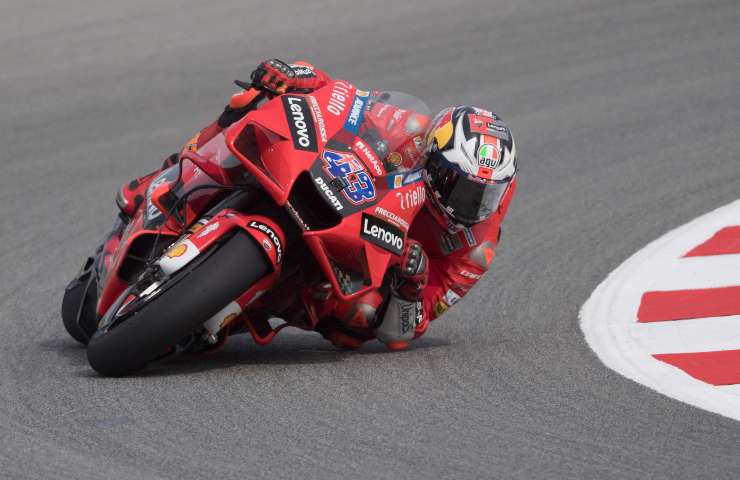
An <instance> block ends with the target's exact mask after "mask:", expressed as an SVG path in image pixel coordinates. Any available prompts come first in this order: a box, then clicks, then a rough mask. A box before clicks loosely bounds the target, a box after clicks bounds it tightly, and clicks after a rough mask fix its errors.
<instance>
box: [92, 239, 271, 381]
mask: <svg viewBox="0 0 740 480" xmlns="http://www.w3.org/2000/svg"><path fill="white" fill-rule="evenodd" d="M269 271H270V264H269V263H268V260H267V258H266V257H265V254H264V252H263V250H262V249H261V248H259V246H258V245H257V244H256V242H255V241H254V240H253V239H252V237H250V236H249V235H247V234H246V233H244V232H242V231H237V232H236V233H235V234H234V235H233V236H232V237H231V238H229V239H228V240H226V241H225V243H223V244H222V245H220V246H215V247H213V248H212V249H211V250H209V251H207V252H205V253H204V254H202V255H201V256H200V257H198V258H196V259H195V260H193V261H192V262H191V264H189V265H187V266H186V267H184V268H183V269H182V270H181V271H179V272H177V273H175V274H174V275H173V276H172V277H170V278H168V279H166V280H164V281H163V282H162V283H161V284H160V283H159V282H157V281H155V280H153V279H152V280H143V283H142V282H139V284H137V285H134V286H133V287H131V288H130V289H129V290H127V291H126V292H124V294H123V295H122V296H121V297H119V300H118V301H117V302H115V304H114V305H113V306H112V307H111V314H110V315H109V314H106V316H105V317H104V318H103V320H102V321H101V324H100V327H99V330H98V331H97V332H96V333H95V335H94V336H93V337H92V339H90V343H89V344H88V346H87V359H88V362H89V363H90V366H92V368H93V369H95V371H97V372H98V373H100V374H101V375H105V376H121V375H127V374H130V373H133V372H136V371H138V370H141V369H143V368H144V367H145V366H146V365H147V364H148V363H149V362H151V361H152V360H154V359H156V358H158V357H161V356H162V355H163V354H165V353H166V352H167V351H168V350H170V349H171V348H172V347H173V346H174V345H176V344H177V343H178V342H180V341H181V340H182V339H183V338H186V337H187V336H188V335H190V334H191V333H193V332H195V331H196V330H198V329H199V328H200V327H201V326H202V324H203V322H205V321H206V320H208V318H210V317H211V316H212V315H214V314H215V313H217V312H218V311H219V310H221V309H222V308H223V307H224V306H225V305H227V304H228V303H229V302H231V301H233V300H234V299H236V298H237V297H238V296H239V295H240V294H242V293H243V292H245V291H246V290H247V289H249V287H251V286H252V285H253V284H254V283H255V282H256V281H257V280H259V279H260V278H262V277H263V276H265V275H266V274H267V273H268V272H269ZM147 282H148V284H147ZM132 297H133V299H132ZM122 305H123V306H122Z"/></svg>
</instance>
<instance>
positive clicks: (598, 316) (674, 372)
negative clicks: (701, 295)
mask: <svg viewBox="0 0 740 480" xmlns="http://www.w3.org/2000/svg"><path fill="white" fill-rule="evenodd" d="M738 224H740V200H738V201H736V202H733V203H731V204H729V205H726V206H724V207H722V208H719V209H717V210H715V211H713V212H711V213H709V214H707V215H704V216H702V217H699V218H697V219H695V220H693V221H691V222H689V223H688V224H686V225H684V226H682V227H679V228H677V229H675V230H673V231H671V232H669V233H667V234H666V235H664V236H663V237H661V238H659V239H657V240H655V241H654V242H652V243H650V244H649V245H648V246H646V247H645V248H643V249H642V250H640V251H639V252H637V253H635V254H634V255H633V256H632V257H630V258H629V259H627V260H626V261H625V262H624V263H623V264H622V265H620V266H619V267H618V268H617V269H616V270H614V271H613V272H612V273H611V274H609V276H608V277H607V278H606V279H605V280H604V281H603V282H602V283H601V284H600V285H599V286H598V287H597V288H596V290H595V291H594V292H593V294H592V295H591V298H589V299H588V301H587V302H586V303H585V304H584V305H583V308H582V309H581V315H580V317H581V328H582V330H583V332H584V334H585V337H586V341H587V342H588V345H589V346H590V347H591V348H592V349H593V350H594V352H596V354H597V355H598V357H599V359H601V361H602V362H604V364H606V365H607V366H608V367H609V368H611V369H613V370H615V371H617V372H619V373H620V374H622V375H624V376H625V377H627V378H629V379H632V380H634V381H636V382H638V383H641V384H643V385H645V386H648V387H650V388H652V389H654V390H657V391H658V392H660V393H663V394H664V395H667V396H669V397H672V398H675V399H677V400H680V401H683V402H686V403H689V404H691V405H694V406H697V407H699V408H703V409H705V410H709V411H711V412H714V413H718V414H720V415H724V416H727V417H729V418H732V419H735V420H740V395H738V390H740V387H737V386H730V387H715V386H713V385H709V384H707V383H704V382H701V381H699V380H696V379H695V378H693V377H691V376H689V375H688V374H686V373H684V372H683V371H682V370H680V369H679V368H676V367H673V366H672V365H669V364H667V363H664V362H661V361H658V360H656V359H654V358H653V357H652V355H653V354H655V353H684V352H692V351H693V352H699V351H709V350H714V349H713V348H710V349H707V348H703V347H705V346H711V345H716V346H722V347H723V348H722V349H724V347H727V346H732V345H736V342H735V340H734V339H732V338H725V339H724V340H722V336H726V337H732V336H735V335H737V330H736V329H735V328H736V327H728V322H730V321H731V320H733V319H736V317H723V319H722V320H720V319H717V318H714V319H705V320H686V321H680V322H661V326H657V325H658V324H657V323H637V311H638V309H639V306H640V300H641V298H642V294H643V293H645V292H647V291H651V290H674V289H686V288H712V287H719V286H730V285H740V269H736V270H735V271H736V275H735V276H733V275H732V269H733V268H736V267H737V265H738V264H737V261H738V259H737V257H738V256H737V255H732V256H729V255H728V256H721V257H720V256H718V257H696V258H681V257H682V256H683V255H684V254H686V253H687V252H688V251H690V250H691V249H693V248H694V247H696V246H698V245H699V244H701V243H703V242H705V241H706V240H707V239H708V238H710V237H711V236H712V235H714V234H715V233H716V232H717V231H719V230H720V229H721V228H723V227H726V226H730V225H738ZM723 258H724V259H725V260H726V261H727V265H729V266H728V267H727V268H725V263H724V262H723V260H722V259H723ZM702 269H709V270H714V269H716V270H717V272H716V275H717V276H716V277H715V276H714V275H713V273H707V272H704V271H702ZM720 282H721V283H720ZM725 282H729V284H727V283H725ZM690 322H702V323H701V324H699V323H695V324H694V326H691V325H690ZM668 324H672V325H670V326H665V325H668ZM700 325H704V326H706V329H705V330H703V331H702V332H698V331H696V330H695V329H697V328H699V326H700ZM725 328H728V329H727V330H725ZM638 332H639V333H638ZM659 332H663V333H666V334H667V335H670V338H668V337H666V338H665V339H662V340H660V341H656V343H654V344H653V343H650V339H651V338H654V337H655V336H656V335H657V334H658V333H659ZM736 338H737V337H736ZM668 347H670V348H673V347H677V348H678V350H675V351H671V352H666V351H665V349H666V348H668Z"/></svg>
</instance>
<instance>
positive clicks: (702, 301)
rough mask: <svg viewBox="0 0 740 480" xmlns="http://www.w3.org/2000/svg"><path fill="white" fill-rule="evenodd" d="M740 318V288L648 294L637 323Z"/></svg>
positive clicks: (641, 304) (645, 295) (643, 299)
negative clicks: (739, 316)
mask: <svg viewBox="0 0 740 480" xmlns="http://www.w3.org/2000/svg"><path fill="white" fill-rule="evenodd" d="M729 315H740V287H723V288H708V289H703V290H674V291H669V292H647V293H644V294H643V295H642V300H641V301H640V309H639V310H638V312H637V321H638V322H640V323H647V322H666V321H670V320H689V319H694V318H706V317H726V316H729Z"/></svg>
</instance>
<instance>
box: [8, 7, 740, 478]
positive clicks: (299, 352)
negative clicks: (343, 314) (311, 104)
mask: <svg viewBox="0 0 740 480" xmlns="http://www.w3.org/2000/svg"><path fill="white" fill-rule="evenodd" d="M0 45H2V47H0V145H1V146H2V147H1V148H2V150H1V153H0V476H2V477H3V478H13V479H39V478H44V479H46V478H48V479H56V478H64V479H68V478H79V479H88V478H89V479H100V478H137V479H139V478H145V479H175V478H178V479H181V478H220V479H232V478H233V479H236V478H250V479H257V478H270V479H273V478H301V479H306V478H322V479H326V478H389V479H406V478H425V479H427V478H456V479H457V478H521V479H531V478H589V479H590V478H651V479H653V478H654V479H662V478H665V479H668V478H670V479H675V478H713V479H715V478H728V479H729V478H734V479H737V478H738V477H740V424H739V423H737V422H733V421H731V420H729V419H726V418H723V417H720V416H717V415H714V414H710V413H707V412H704V411H701V410H698V409H695V408H693V407H690V406H687V405H684V404H681V403H678V402H676V401H673V400H670V399H668V398H667V397H664V396H662V395H660V394H658V393H655V392H653V391H650V390H648V389H646V388H644V387H642V386H639V385H637V384H635V383H633V382H631V381H629V380H627V379H625V378H622V377H620V376H619V375H617V374H616V373H614V372H612V371H610V370H608V369H607V368H606V367H604V366H603V365H602V364H601V363H600V362H599V361H598V359H597V358H596V357H595V355H594V354H593V353H592V352H591V351H590V350H589V349H588V347H587V346H586V344H585V342H584V340H583V338H582V334H581V332H580V329H579V327H578V318H577V315H578V311H579V308H580V306H581V305H582V303H583V302H584V301H585V300H586V299H587V298H588V296H589V295H590V293H591V291H592V290H593V288H594V287H595V286H596V285H597V284H598V283H599V282H600V281H601V280H602V279H603V278H604V277H605V276H606V275H607V274H608V273H609V272H610V271H611V270H612V269H614V268H615V267H616V266H617V265H619V263H621V261H622V260H624V259H625V258H626V257H628V256H629V255H631V254H632V253H633V252H634V251H636V250H637V249H639V248H641V247H642V246H644V245H645V244H647V243H648V242H649V241H651V240H652V239H654V238H656V237H658V236H659V235H661V234H662V233H664V232H665V231H667V230H669V229H672V228H674V227H676V226H678V225H681V224H683V223H685V222H686V221H688V220H690V219H692V218H694V217H696V216H698V215H700V214H702V213H704V212H707V211H709V210H711V209H714V208H716V207H719V206H721V205H724V204H726V203H729V202H730V201H732V200H735V199H737V198H738V197H740V109H739V108H738V107H739V106H740V54H738V52H740V3H738V2H737V1H736V0H725V1H715V0H658V1H655V0H628V1H581V0H558V1H553V0H541V1H533V0H518V1H516V2H504V1H500V0H496V1H483V0H481V1H469V2H465V1H460V2H453V1H447V2H444V1H429V0H415V1H405V2H398V1H395V2H373V3H372V4H371V3H370V2H367V3H362V4H360V2H355V3H350V2H339V1H334V2H329V1H324V2H300V3H298V2H297V3H296V4H295V5H290V4H287V3H283V2H272V3H271V4H270V5H269V6H268V5H267V4H261V5H256V4H255V5H250V2H246V1H243V0H242V1H228V2H218V3H216V2H187V1H170V0H167V1H158V2H150V1H143V0H129V1H126V2H115V3H114V2H106V4H104V3H103V2H89V1H82V0H67V1H65V2H52V1H50V0H47V1H29V0H24V1H18V0H6V1H4V2H2V4H0ZM264 57H279V58H284V59H293V58H306V59H309V60H311V61H313V62H314V63H316V64H317V65H318V66H320V67H322V68H324V69H326V70H327V71H329V72H331V73H333V74H334V75H335V76H337V77H341V78H347V79H350V80H353V81H355V82H357V83H358V84H359V85H361V86H366V87H379V88H386V89H396V90H405V91H410V92H412V93H414V94H416V95H417V96H419V97H421V98H423V99H425V100H426V101H427V102H428V103H429V104H430V106H432V107H433V108H435V109H436V108H440V107H442V106H445V105H448V104H458V103H469V104H476V105H479V106H483V107H489V108H491V109H493V110H495V111H497V112H498V113H499V114H501V115H502V116H503V117H504V118H505V119H506V120H508V122H509V123H510V125H511V126H512V129H513V131H514V133H515V135H516V137H517V141H518V146H519V149H518V153H519V158H520V166H521V177H520V178H521V185H520V186H521V188H520V191H519V195H518V198H516V199H515V203H514V205H513V207H512V209H511V211H510V216H509V218H508V220H507V222H506V225H505V230H504V236H503V242H502V245H501V247H500V249H499V251H498V257H497V259H496V260H495V262H494V272H493V274H491V275H490V276H488V277H486V278H485V280H483V281H482V282H480V286H478V287H476V289H475V290H474V291H472V292H471V293H470V295H469V296H468V297H467V298H466V299H465V300H464V302H463V303H462V304H461V305H459V306H457V307H455V308H453V309H452V310H451V311H450V312H449V313H448V314H447V315H446V316H445V317H444V319H443V320H441V321H439V322H435V323H434V324H433V325H432V326H431V328H430V331H429V332H428V334H427V335H426V336H425V337H424V338H423V339H422V340H421V341H420V342H419V344H418V346H417V347H416V348H415V349H413V350H411V351H407V352H403V353H392V354H391V353H386V352H384V350H383V349H382V348H379V347H378V346H369V347H366V348H364V349H363V350H362V351H360V352H358V353H349V354H348V353H342V352H338V351H335V350H334V349H333V348H332V347H331V346H329V345H328V344H325V343H324V342H323V341H322V340H321V339H320V337H319V336H318V335H315V334H308V333H302V332H297V333H285V334H281V335H280V336H279V337H278V339H277V340H276V341H275V342H274V344H273V345H271V346H269V347H267V348H259V347H257V346H255V345H253V344H251V343H250V342H249V341H248V339H231V341H230V342H229V344H228V345H227V347H226V348H225V350H224V351H222V352H220V353H218V354H215V355H213V356H211V357H208V358H195V359H193V358H191V359H183V360H177V361H174V362H170V363H169V364H166V365H161V366H158V367H156V368H153V369H151V370H149V371H147V372H146V373H145V374H144V375H141V376H137V377H133V378H125V379H102V378H98V377H96V376H95V375H94V374H93V372H92V371H91V369H90V368H89V367H88V366H87V363H86V359H85V354H84V349H83V348H81V347H79V346H77V345H76V344H75V343H74V341H72V340H71V339H69V338H68V337H67V335H66V333H65V332H64V330H63V327H62V322H61V319H60V316H59V307H60V304H61V298H62V292H63V288H64V286H65V284H66V282H67V281H68V280H69V278H70V277H71V276H72V275H73V274H74V273H75V271H76V270H77V268H78V267H79V263H80V262H81V259H82V258H83V257H84V256H85V255H86V253H87V252H88V251H89V250H90V249H91V248H93V247H94V246H95V244H96V243H97V241H98V240H99V237H101V236H102V235H103V234H104V233H105V231H106V229H107V228H108V226H109V225H110V223H111V221H112V218H113V215H114V212H115V207H114V203H113V196H114V192H115V190H116V188H118V186H119V185H120V184H122V183H123V182H125V181H127V180H128V179H129V178H131V177H133V176H136V175H140V174H144V173H147V172H148V171H150V170H151V169H153V168H154V167H155V166H156V165H158V163H159V161H160V159H161V158H162V157H163V156H164V155H165V154H168V153H170V152H171V151H174V150H176V149H177V148H178V147H179V146H180V145H181V144H182V143H183V142H184V141H185V140H187V139H188V138H189V137H190V135H192V133H193V132H194V131H196V130H197V129H198V128H200V127H201V126H203V125H204V124H206V123H207V122H209V121H211V120H212V119H213V118H214V117H215V115H217V114H218V113H219V112H220V110H221V108H222V106H223V104H224V103H225V102H226V100H227V98H228V97H229V95H230V94H231V93H232V92H233V91H234V87H233V86H232V85H231V84H230V82H231V80H232V79H233V78H236V77H241V78H246V77H247V75H248V72H249V71H251V69H252V67H253V66H254V65H255V64H256V63H257V62H258V61H259V60H260V59H262V58H264Z"/></svg>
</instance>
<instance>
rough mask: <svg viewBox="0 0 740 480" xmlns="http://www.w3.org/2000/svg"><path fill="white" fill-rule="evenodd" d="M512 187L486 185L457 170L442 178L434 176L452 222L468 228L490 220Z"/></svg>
mask: <svg viewBox="0 0 740 480" xmlns="http://www.w3.org/2000/svg"><path fill="white" fill-rule="evenodd" d="M430 173H431V172H430ZM509 183H510V180H506V181H502V182H498V183H482V182H480V181H478V180H476V179H474V178H472V177H471V176H470V175H467V174H465V173H462V172H459V171H457V170H456V169H454V168H449V169H448V170H447V171H446V172H444V174H442V175H432V185H433V186H434V188H435V190H436V191H437V192H438V193H439V194H440V196H441V198H440V202H441V203H442V205H443V206H444V207H445V209H446V210H447V212H448V213H449V214H450V216H451V217H452V218H454V219H455V220H456V221H458V222H459V223H461V224H463V225H466V226H470V225H472V224H474V223H478V222H480V221H483V220H485V219H487V218H488V217H490V216H491V214H492V213H493V212H495V211H496V209H498V206H499V203H500V202H501V198H502V197H503V196H504V193H506V189H507V188H508V187H509Z"/></svg>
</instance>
